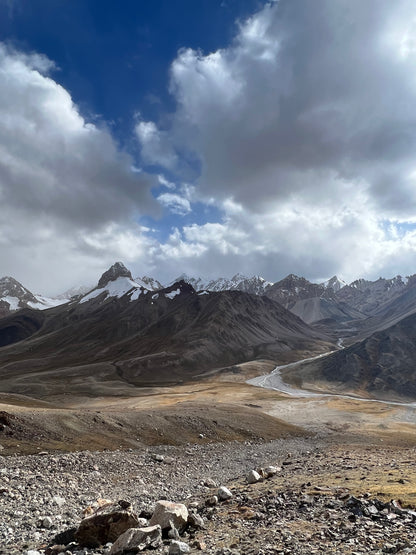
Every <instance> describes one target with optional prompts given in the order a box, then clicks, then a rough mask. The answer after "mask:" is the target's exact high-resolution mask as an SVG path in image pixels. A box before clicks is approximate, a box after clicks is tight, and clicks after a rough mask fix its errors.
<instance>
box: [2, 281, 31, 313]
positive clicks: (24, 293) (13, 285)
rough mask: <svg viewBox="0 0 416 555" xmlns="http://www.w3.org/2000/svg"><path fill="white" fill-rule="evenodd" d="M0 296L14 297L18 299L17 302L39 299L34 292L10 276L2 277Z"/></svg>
mask: <svg viewBox="0 0 416 555" xmlns="http://www.w3.org/2000/svg"><path fill="white" fill-rule="evenodd" d="M0 297H7V298H9V299H10V298H13V299H16V302H28V301H31V302H36V301H37V299H36V298H35V296H34V295H33V293H31V292H30V291H29V290H28V289H26V287H23V285H22V284H21V283H19V282H18V281H17V280H16V279H14V278H12V277H10V276H5V277H2V278H0ZM6 301H7V299H6ZM16 308H17V306H16Z"/></svg>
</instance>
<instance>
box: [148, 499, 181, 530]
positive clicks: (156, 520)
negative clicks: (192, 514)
mask: <svg viewBox="0 0 416 555" xmlns="http://www.w3.org/2000/svg"><path fill="white" fill-rule="evenodd" d="M187 522H188V509H187V508H186V507H185V505H183V504H182V503H172V502H171V501H158V502H157V503H156V507H155V510H154V513H153V515H152V518H151V519H150V522H149V525H150V526H153V525H155V524H159V526H160V527H161V528H162V530H165V529H166V528H171V526H172V525H173V526H174V527H175V528H177V529H178V530H179V531H181V530H183V529H184V528H185V526H186V524H187Z"/></svg>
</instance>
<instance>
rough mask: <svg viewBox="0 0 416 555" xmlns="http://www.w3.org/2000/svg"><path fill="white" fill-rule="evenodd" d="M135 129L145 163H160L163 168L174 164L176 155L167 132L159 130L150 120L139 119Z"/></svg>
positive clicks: (171, 166)
mask: <svg viewBox="0 0 416 555" xmlns="http://www.w3.org/2000/svg"><path fill="white" fill-rule="evenodd" d="M135 130H136V135H137V138H138V139H139V141H140V144H141V155H142V158H143V160H144V162H145V163H147V164H160V165H162V166H164V167H165V168H173V167H174V166H175V164H176V162H177V156H176V154H175V152H174V150H173V148H172V146H171V144H170V143H169V137H168V134H167V133H165V132H163V131H160V130H159V129H158V128H157V127H156V125H155V124H154V123H153V122H152V121H140V122H139V123H138V124H137V125H136V128H135Z"/></svg>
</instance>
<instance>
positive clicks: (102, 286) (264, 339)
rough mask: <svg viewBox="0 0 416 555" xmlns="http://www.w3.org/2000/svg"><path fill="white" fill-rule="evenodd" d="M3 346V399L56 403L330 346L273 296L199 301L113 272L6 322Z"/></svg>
mask: <svg viewBox="0 0 416 555" xmlns="http://www.w3.org/2000/svg"><path fill="white" fill-rule="evenodd" d="M0 346H2V349H0V374H1V385H0V388H1V391H3V392H9V393H11V392H13V393H18V394H22V395H32V396H38V397H43V396H48V397H51V396H52V395H63V394H64V393H65V392H67V391H68V390H69V388H70V389H71V391H72V392H75V391H77V392H78V393H79V394H82V393H84V394H88V395H92V394H94V395H97V394H104V393H106V394H114V395H116V394H120V391H123V394H124V395H128V394H133V393H132V392H133V391H134V390H135V388H137V386H141V387H144V386H146V387H151V386H155V385H161V384H175V383H180V382H182V381H184V380H189V379H194V378H196V377H198V376H200V375H204V374H206V373H207V372H209V373H211V372H213V371H218V370H220V369H221V368H223V367H228V366H230V365H234V364H238V363H241V362H245V361H248V360H253V359H256V358H262V357H267V358H271V359H273V358H275V357H277V356H279V355H283V356H287V353H288V352H290V353H294V352H303V353H305V352H316V350H318V351H321V352H322V351H324V350H327V349H328V348H329V347H330V340H329V338H328V337H326V336H325V335H324V334H322V333H321V332H319V331H315V330H313V329H312V328H310V326H308V325H307V324H305V322H303V321H302V320H301V319H300V318H298V317H297V316H295V315H294V314H292V313H291V312H289V311H288V310H286V309H285V308H284V307H282V306H281V305H280V304H279V303H277V302H276V301H273V300H272V299H269V298H268V297H265V296H258V295H251V294H249V293H245V292H242V291H237V290H236V291H219V292H215V291H212V292H208V291H199V292H197V291H196V290H195V289H194V288H193V287H192V285H190V284H188V283H186V282H185V281H183V280H180V281H178V282H175V283H174V284H172V285H170V286H169V287H166V288H162V289H160V290H158V291H157V292H154V291H150V290H148V289H146V288H145V287H144V286H143V285H141V284H138V283H136V281H135V280H133V278H132V276H131V274H130V272H129V271H128V270H127V269H126V268H125V267H124V266H123V265H122V264H121V263H116V264H115V265H114V266H112V267H111V268H110V269H109V270H108V271H107V272H105V273H104V274H103V276H102V277H101V278H100V280H99V282H98V284H97V287H96V288H94V289H93V290H92V291H90V292H89V293H88V294H87V295H84V296H83V297H81V298H78V299H73V300H72V301H70V302H69V303H67V304H65V305H60V306H57V307H55V308H51V309H49V310H44V311H39V310H35V309H33V308H24V309H21V310H19V311H17V312H14V313H11V314H10V315H9V316H7V317H4V318H2V319H0ZM111 392H113V393H111ZM117 392H118V393H117Z"/></svg>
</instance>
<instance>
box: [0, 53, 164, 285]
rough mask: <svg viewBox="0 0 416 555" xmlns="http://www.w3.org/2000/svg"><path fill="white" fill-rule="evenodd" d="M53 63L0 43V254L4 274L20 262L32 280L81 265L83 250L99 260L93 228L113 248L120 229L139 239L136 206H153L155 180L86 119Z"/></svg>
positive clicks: (154, 209)
mask: <svg viewBox="0 0 416 555" xmlns="http://www.w3.org/2000/svg"><path fill="white" fill-rule="evenodd" d="M53 67H54V66H53V63H52V62H50V61H49V60H48V59H47V58H45V57H44V56H41V55H39V54H23V53H20V52H16V51H13V50H11V49H9V48H8V47H6V46H5V45H3V44H1V43H0V199H1V211H0V236H1V241H0V258H1V260H2V264H3V267H4V269H5V270H6V269H7V270H6V271H7V273H9V274H12V275H13V274H16V275H19V276H20V275H22V272H23V269H24V267H25V268H26V274H28V275H26V276H25V279H24V280H23V281H25V284H27V286H29V287H31V286H32V287H33V288H35V289H40V288H42V287H43V286H42V284H43V282H44V281H45V282H46V281H48V278H47V277H45V276H44V274H45V273H49V274H50V275H54V276H58V275H60V276H61V282H62V283H64V282H66V277H65V273H68V274H71V273H74V268H71V269H68V266H69V265H71V264H74V265H77V264H78V266H79V265H82V264H85V260H86V255H88V257H89V260H90V262H89V263H88V266H89V267H94V266H95V265H96V264H97V265H98V266H100V265H101V264H102V263H103V256H102V250H103V248H102V247H99V246H98V245H96V244H94V242H93V241H92V238H93V237H96V236H100V237H101V241H102V243H104V244H106V245H107V248H108V252H109V253H112V254H114V253H115V252H116V251H117V252H119V251H120V250H121V251H123V248H122V245H123V241H124V239H123V238H125V236H126V229H132V230H134V234H135V237H136V239H135V240H136V243H137V242H138V241H140V234H139V233H137V229H136V228H137V224H136V223H135V221H136V220H137V217H138V215H139V214H141V213H151V214H153V215H156V214H157V213H158V210H159V209H158V205H157V203H156V202H155V200H154V199H153V197H152V196H151V194H150V188H151V186H152V185H153V184H155V183H156V179H155V178H151V177H150V176H148V175H146V174H145V173H143V172H141V173H137V172H134V171H132V170H131V168H132V167H133V166H134V164H133V160H132V159H131V158H130V157H129V156H128V155H127V154H125V153H123V152H120V151H119V150H118V149H117V145H116V144H115V142H114V141H113V139H112V137H111V135H110V134H109V132H108V131H107V130H105V129H100V128H98V127H97V126H95V125H93V124H91V123H88V122H86V121H85V120H84V118H83V117H82V115H81V114H80V112H79V110H78V108H77V106H76V105H75V104H74V103H73V102H72V99H71V97H70V95H69V93H68V92H67V91H66V90H65V89H64V88H63V87H61V86H60V85H59V84H58V83H56V82H55V81H54V80H53V79H52V78H51V77H49V76H48V75H47V73H48V72H49V71H50V70H52V69H53ZM109 228H111V229H112V230H113V231H112V234H111V236H110V235H109V234H108V233H107V232H106V230H108V229H109ZM143 241H144V239H143ZM117 242H118V243H117ZM115 244H118V247H117V248H115V246H114V245H115ZM113 246H114V248H113ZM87 247H88V248H87ZM128 251H129V249H126V252H128ZM118 258H120V255H118V256H117V259H118ZM110 263H111V260H110ZM42 266H43V267H44V268H43V271H41V269H42ZM74 267H75V266H74ZM28 268H30V271H28ZM68 285H73V284H72V283H71V284H68ZM53 289H54V291H55V292H57V290H58V289H59V284H58V283H54V286H53ZM46 292H48V291H46Z"/></svg>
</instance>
